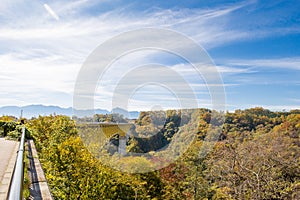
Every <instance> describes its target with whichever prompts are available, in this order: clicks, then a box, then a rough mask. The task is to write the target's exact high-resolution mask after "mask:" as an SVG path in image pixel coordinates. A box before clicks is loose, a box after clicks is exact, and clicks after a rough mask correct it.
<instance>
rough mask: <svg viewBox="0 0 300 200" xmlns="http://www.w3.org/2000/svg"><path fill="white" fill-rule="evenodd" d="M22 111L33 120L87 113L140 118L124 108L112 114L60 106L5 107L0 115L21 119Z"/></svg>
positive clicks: (137, 113)
mask: <svg viewBox="0 0 300 200" xmlns="http://www.w3.org/2000/svg"><path fill="white" fill-rule="evenodd" d="M21 111H23V117H26V118H32V117H38V116H39V115H42V116H44V115H51V114H57V115H66V116H70V117H71V116H73V115H74V114H75V115H76V116H78V117H84V116H87V113H88V114H90V113H92V114H111V113H119V114H122V115H123V116H125V117H127V118H129V119H136V118H138V116H139V112H138V111H130V112H128V111H126V110H124V109H122V108H114V109H113V110H112V111H111V112H110V111H108V110H105V109H95V110H73V108H71V107H69V108H62V107H59V106H45V105H28V106H21V107H19V106H4V107H0V115H12V116H16V117H20V115H21Z"/></svg>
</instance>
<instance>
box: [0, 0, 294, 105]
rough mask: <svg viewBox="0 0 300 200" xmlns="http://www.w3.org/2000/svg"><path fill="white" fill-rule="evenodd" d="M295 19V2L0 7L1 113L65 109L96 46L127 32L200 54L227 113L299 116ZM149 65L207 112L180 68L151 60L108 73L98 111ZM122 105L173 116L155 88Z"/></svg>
mask: <svg viewBox="0 0 300 200" xmlns="http://www.w3.org/2000/svg"><path fill="white" fill-rule="evenodd" d="M299 10H300V3H299V1H297V0H295V1H289V0H279V1H269V0H266V1H259V0H256V1H255V0H253V1H218V0H211V1H199V0H198V1H196V0H187V1H156V0H151V1H123V0H116V1H111V0H100V1H99V0H98V1H96V0H75V1H67V0H62V1H50V0H43V1H35V0H33V1H22V0H2V1H1V5H0V43H1V45H0V68H1V72H0V84H1V88H0V106H6V105H18V106H22V105H29V104H45V105H58V106H62V107H70V106H72V104H73V103H72V100H73V91H74V84H75V81H76V77H77V74H78V72H79V70H80V67H81V66H82V64H83V62H84V61H85V59H86V58H87V57H88V55H89V54H90V53H91V52H92V51H93V50H94V49H95V48H96V47H97V46H98V45H100V44H101V43H103V42H104V41H106V40H108V39H110V38H111V37H113V36H116V35H118V34H120V33H123V32H125V31H130V30H135V29H138V28H145V27H154V28H166V29H169V30H174V31H177V32H179V33H182V34H184V35H186V36H188V37H190V38H192V39H193V40H194V41H195V42H197V43H198V44H199V45H201V46H202V47H203V48H204V49H205V50H206V51H207V52H208V54H209V55H210V57H211V59H212V60H213V62H214V63H215V65H216V66H217V68H218V69H219V72H220V73H221V75H222V79H223V82H224V88H225V92H226V109H227V110H235V109H240V108H241V109H244V108H249V107H255V106H263V107H266V108H269V109H272V110H283V109H286V110H289V109H296V108H300V93H299V91H300V45H299V44H300V12H299ZM154 62H155V63H161V64H163V65H165V66H168V67H170V68H171V69H174V70H176V71H177V72H178V73H181V74H182V75H183V77H184V78H185V79H186V81H187V82H188V83H189V84H190V85H191V87H192V88H193V90H194V91H195V94H196V96H197V98H198V104H199V107H211V100H210V94H209V91H207V88H205V87H204V86H203V85H204V81H203V80H201V79H199V78H196V77H195V76H194V75H195V74H193V72H192V71H191V70H187V69H189V65H188V64H187V63H185V62H184V61H183V60H182V59H179V58H175V57H174V56H172V55H167V54H164V53H161V52H151V51H143V52H139V53H136V54H134V55H129V56H128V57H124V58H123V59H120V60H118V61H116V62H115V63H114V64H113V65H112V69H111V71H108V74H107V75H106V77H104V78H103V82H104V83H105V84H103V85H101V84H100V85H99V86H98V88H97V91H96V93H95V105H96V107H99V108H106V109H111V107H112V104H111V99H112V96H113V92H114V88H115V86H116V84H117V82H118V79H120V78H121V77H122V69H126V70H128V69H129V68H130V66H136V65H138V64H142V63H154ZM122 67H123V68H122ZM113 69H115V71H114V70H113ZM116 70H117V71H118V72H120V74H118V73H116ZM126 70H125V71H126ZM128 102H129V105H128V109H129V110H149V109H151V107H153V105H156V107H157V105H159V106H160V107H162V108H165V109H167V108H172V107H177V106H178V105H177V103H176V98H175V97H174V96H172V92H170V91H166V89H165V88H161V87H159V86H153V85H152V86H151V85H149V86H146V87H144V88H142V89H139V90H138V92H137V93H136V94H133V95H132V99H130V100H128Z"/></svg>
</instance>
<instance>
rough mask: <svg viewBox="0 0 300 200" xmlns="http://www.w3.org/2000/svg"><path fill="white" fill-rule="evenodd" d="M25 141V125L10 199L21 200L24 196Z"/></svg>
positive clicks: (10, 190) (11, 183) (11, 185)
mask: <svg viewBox="0 0 300 200" xmlns="http://www.w3.org/2000/svg"><path fill="white" fill-rule="evenodd" d="M24 142H25V126H23V127H22V136H21V141H20V146H19V150H18V155H17V161H16V164H15V167H14V172H13V175H12V179H11V182H10V187H9V191H8V196H7V199H8V200H21V199H22V197H23V180H24V164H23V158H24Z"/></svg>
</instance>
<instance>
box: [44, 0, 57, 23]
mask: <svg viewBox="0 0 300 200" xmlns="http://www.w3.org/2000/svg"><path fill="white" fill-rule="evenodd" d="M44 7H45V9H46V10H47V12H48V13H49V14H50V15H51V16H52V17H53V18H54V19H56V20H57V21H58V20H59V16H58V15H57V14H56V13H55V12H54V10H53V9H52V8H51V7H50V6H49V5H48V4H46V3H45V4H44Z"/></svg>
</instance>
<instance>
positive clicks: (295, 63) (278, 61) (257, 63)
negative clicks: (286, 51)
mask: <svg viewBox="0 0 300 200" xmlns="http://www.w3.org/2000/svg"><path fill="white" fill-rule="evenodd" d="M227 63H228V65H230V66H242V67H245V66H246V67H252V68H280V69H291V70H300V57H287V58H275V59H251V60H230V61H227Z"/></svg>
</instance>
